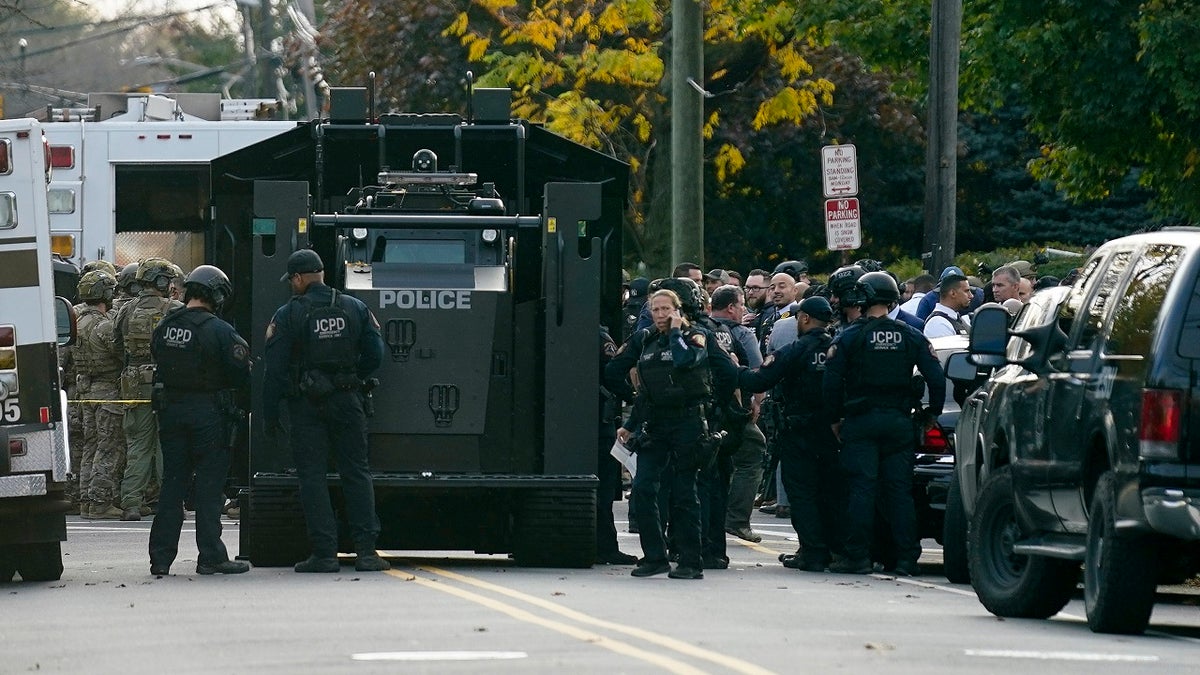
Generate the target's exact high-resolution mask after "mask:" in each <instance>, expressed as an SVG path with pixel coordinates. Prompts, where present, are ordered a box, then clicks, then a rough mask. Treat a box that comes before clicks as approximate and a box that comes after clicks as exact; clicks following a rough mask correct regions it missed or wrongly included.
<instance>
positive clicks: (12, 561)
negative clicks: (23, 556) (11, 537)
mask: <svg viewBox="0 0 1200 675" xmlns="http://www.w3.org/2000/svg"><path fill="white" fill-rule="evenodd" d="M19 559H20V556H19V551H18V545H17V544H6V545H3V546H0V584H7V583H8V582H10V581H12V580H13V576H14V575H16V573H17V562H18V560H19Z"/></svg>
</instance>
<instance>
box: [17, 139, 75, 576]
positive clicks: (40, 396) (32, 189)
mask: <svg viewBox="0 0 1200 675" xmlns="http://www.w3.org/2000/svg"><path fill="white" fill-rule="evenodd" d="M49 181H50V151H49V146H48V145H47V143H46V141H45V139H44V138H43V135H42V125H41V124H39V123H38V122H37V121H36V120H32V119H19V120H3V121H0V583H5V582H8V581H11V580H12V579H13V577H14V575H17V574H19V575H20V577H21V578H22V579H24V580H25V581H53V580H57V579H58V578H60V577H61V576H62V571H63V565H62V550H61V542H62V541H64V540H66V537H67V525H66V515H65V514H66V511H67V509H68V508H69V506H70V504H69V503H68V501H67V500H66V499H65V497H64V491H65V488H66V481H67V473H68V471H69V470H70V466H69V463H70V453H69V450H68V439H67V424H66V405H67V397H66V393H65V392H64V391H63V388H62V386H61V375H60V370H59V366H58V347H59V345H65V344H68V343H69V342H70V341H71V340H72V339H74V326H75V322H74V313H73V311H72V309H71V304H70V302H68V301H67V300H66V299H65V298H61V297H58V298H56V297H55V294H54V278H53V277H54V265H53V261H52V254H51V251H50V227H49V224H48V222H49V220H48V214H47V199H46V186H47V183H48V182H49Z"/></svg>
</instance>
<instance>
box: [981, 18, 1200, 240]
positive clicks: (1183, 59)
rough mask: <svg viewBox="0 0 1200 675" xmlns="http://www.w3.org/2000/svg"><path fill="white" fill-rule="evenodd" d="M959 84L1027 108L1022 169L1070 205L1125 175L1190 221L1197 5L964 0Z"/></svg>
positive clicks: (1197, 145) (1194, 178)
mask: <svg viewBox="0 0 1200 675" xmlns="http://www.w3.org/2000/svg"><path fill="white" fill-rule="evenodd" d="M964 17H965V25H964V55H963V64H964V76H963V83H964V88H965V89H966V91H967V92H968V95H969V100H971V101H973V102H975V103H976V104H977V105H978V106H980V107H981V108H984V109H995V108H996V107H998V106H999V105H1000V104H1001V103H1009V104H1015V105H1021V106H1026V107H1027V109H1028V112H1029V127H1030V129H1031V131H1033V133H1034V134H1036V136H1037V137H1038V139H1039V140H1040V141H1041V142H1042V144H1043V145H1042V152H1041V155H1040V156H1039V157H1037V158H1036V159H1034V160H1033V161H1032V162H1031V163H1030V170H1031V172H1032V173H1033V175H1034V176H1035V177H1038V178H1045V179H1049V180H1053V181H1054V183H1055V184H1056V185H1057V186H1058V187H1059V188H1061V189H1062V190H1064V191H1065V193H1066V194H1067V195H1069V196H1071V197H1073V198H1076V199H1096V198H1103V197H1107V196H1109V195H1111V194H1113V193H1114V191H1115V190H1116V189H1117V188H1118V187H1119V186H1120V185H1121V184H1122V182H1123V181H1125V180H1127V179H1128V178H1129V177H1130V175H1131V174H1130V171H1131V169H1137V170H1138V171H1137V173H1136V174H1133V176H1134V177H1135V179H1136V181H1137V183H1138V184H1139V185H1141V186H1143V187H1145V188H1147V189H1149V190H1151V191H1152V192H1153V194H1154V195H1155V197H1156V201H1157V206H1158V208H1159V209H1160V210H1163V211H1170V210H1177V211H1179V212H1182V213H1184V214H1186V215H1187V216H1189V217H1191V218H1195V217H1197V216H1200V184H1198V181H1200V173H1198V172H1197V171H1196V169H1197V164H1200V90H1198V89H1197V88H1196V86H1195V83H1196V82H1197V81H1200V53H1197V51H1196V50H1195V48H1194V47H1193V45H1192V36H1193V35H1194V33H1195V28H1196V26H1197V25H1200V5H1197V4H1196V3H1193V2H1186V1H1184V0H1105V1H1104V2H1095V1H1094V0H1059V1H1058V2H1050V3H1047V2H1041V1H1040V0H987V1H984V0H968V1H967V2H966V3H965V6H964Z"/></svg>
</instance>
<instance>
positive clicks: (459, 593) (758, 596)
mask: <svg viewBox="0 0 1200 675" xmlns="http://www.w3.org/2000/svg"><path fill="white" fill-rule="evenodd" d="M617 506H618V511H619V513H620V514H621V515H618V518H623V517H624V516H623V512H624V509H623V506H624V504H618V505H617ZM225 522H226V530H225V539H226V543H227V545H228V546H229V549H230V552H231V553H236V551H237V534H238V530H237V527H238V526H237V523H236V522H233V521H228V520H227V521H225ZM68 527H69V541H68V542H67V543H65V544H64V553H65V554H66V556H65V565H66V571H65V572H64V574H63V578H62V580H61V581H58V582H54V583H30V584H25V583H14V584H9V585H0V673H29V672H39V673H44V672H51V673H120V674H122V675H129V674H134V673H155V674H160V673H162V672H170V673H248V672H254V673H317V672H320V673H377V672H388V673H391V672H404V673H414V672H416V673H420V672H434V673H459V672H468V673H480V672H486V673H493V672H511V673H562V672H565V671H567V670H570V671H573V672H576V673H659V672H671V673H826V672H847V673H861V672H872V673H943V672H944V673H962V672H1005V673H1012V672H1028V671H1030V670H1031V669H1037V670H1039V671H1048V670H1051V669H1053V670H1054V671H1055V673H1056V675H1057V674H1058V673H1094V672H1096V671H1097V670H1100V669H1102V670H1103V672H1105V673H1113V672H1120V673H1124V672H1137V673H1142V672H1147V673H1179V672H1187V671H1190V670H1191V669H1192V668H1195V667H1196V663H1197V659H1196V654H1197V653H1200V652H1198V651H1197V648H1198V647H1200V613H1198V611H1197V606H1196V604H1197V603H1198V602H1200V595H1195V594H1191V593H1189V592H1186V591H1184V590H1183V589H1178V588H1175V589H1160V590H1161V591H1162V594H1161V596H1160V599H1159V604H1158V605H1157V607H1156V609H1155V613H1154V616H1153V619H1152V626H1151V630H1150V632H1148V633H1147V635H1145V636H1143V637H1115V636H1105V635H1095V634H1093V633H1091V632H1090V631H1089V630H1088V628H1087V625H1086V623H1084V620H1083V607H1082V600H1081V599H1078V598H1077V599H1076V600H1074V601H1073V602H1072V603H1071V604H1070V605H1069V606H1068V607H1067V608H1066V610H1065V611H1064V612H1063V613H1062V614H1060V615H1059V616H1057V617H1055V618H1054V619H1052V620H1049V621H1030V620H1011V619H1010V620H1001V619H997V618H996V617H993V616H992V615H990V614H988V613H987V611H985V610H984V609H983V607H982V606H981V605H980V604H979V602H978V600H977V599H976V598H975V594H974V592H973V591H972V590H971V588H970V586H961V585H953V584H949V583H948V582H947V581H946V580H945V578H944V577H941V576H940V568H939V564H940V551H939V550H938V549H937V545H936V544H935V543H934V542H932V541H930V542H926V544H927V548H926V552H925V555H924V556H923V558H922V565H923V567H924V570H925V574H924V576H922V577H921V578H919V579H897V578H893V577H891V576H887V575H882V574H880V575H870V576H865V577H856V576H844V575H833V574H810V573H803V572H798V571H795V570H789V569H785V568H783V567H782V566H780V565H779V564H778V562H776V556H777V555H778V554H779V553H781V552H791V551H794V550H795V547H796V543H795V534H794V533H793V532H792V531H791V528H790V526H789V525H788V523H787V522H786V521H784V520H778V519H775V518H772V517H770V516H765V515H761V514H756V516H755V528H756V530H757V531H759V532H760V533H761V534H763V536H764V540H763V543H762V544H748V543H745V542H741V541H740V540H737V539H733V538H730V544H729V552H730V557H731V558H732V559H733V564H732V565H731V567H730V569H728V570H718V571H707V572H706V573H705V579H703V580H700V581H682V580H672V579H668V578H666V577H665V576H660V577H655V578H651V579H636V578H633V577H631V576H629V571H630V569H631V568H630V567H617V566H612V567H610V566H601V567H596V568H593V569H590V570H549V569H524V568H518V567H513V566H511V565H510V564H509V561H508V560H507V559H505V558H504V557H502V556H475V555H469V554H462V553H445V552H442V553H437V552H428V553H422V554H420V557H418V556H415V555H413V554H412V552H403V553H401V552H385V554H386V555H387V557H388V558H389V559H390V560H391V561H392V564H393V565H394V569H393V570H392V571H391V572H388V573H358V572H355V571H354V568H353V566H352V565H351V564H349V563H348V562H347V564H345V565H343V568H342V572H341V573H339V574H317V575H298V574H295V573H293V572H292V571H291V570H290V569H282V568H256V569H254V570H252V571H250V572H249V573H248V574H243V575H238V576H230V577H222V576H199V575H196V574H195V572H194V569H195V556H196V549H195V543H194V529H193V528H192V523H191V522H190V521H189V522H188V523H185V525H184V533H183V537H182V541H181V552H180V560H178V561H177V562H176V564H175V566H174V568H173V574H172V575H171V576H169V577H163V578H155V577H152V576H150V575H149V563H148V560H147V557H146V542H147V536H148V532H149V527H150V523H149V522H147V521H143V522H140V523H122V522H94V521H83V520H79V519H78V518H72V519H71V522H70V523H69V525H68ZM618 527H619V529H621V530H622V535H621V539H622V541H621V544H622V548H623V549H624V550H626V551H627V552H635V553H636V552H637V551H638V547H637V536H636V535H632V534H626V533H624V532H623V530H624V529H625V524H624V522H621V523H619V525H618Z"/></svg>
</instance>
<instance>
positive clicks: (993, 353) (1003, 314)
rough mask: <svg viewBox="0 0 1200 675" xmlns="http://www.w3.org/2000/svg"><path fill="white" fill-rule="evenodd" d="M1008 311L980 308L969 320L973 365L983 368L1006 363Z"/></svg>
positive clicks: (998, 308) (995, 308)
mask: <svg viewBox="0 0 1200 675" xmlns="http://www.w3.org/2000/svg"><path fill="white" fill-rule="evenodd" d="M1008 319H1009V315H1008V311H1007V310H1005V309H1004V308H1003V307H980V308H979V309H978V310H977V311H976V312H975V316H974V317H973V318H972V320H971V354H972V355H973V356H974V357H975V359H974V360H975V365H978V366H983V367H984V368H992V367H996V366H1002V365H1004V364H1005V363H1007V361H1006V359H1005V357H1004V354H1005V351H1006V349H1007V348H1008Z"/></svg>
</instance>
